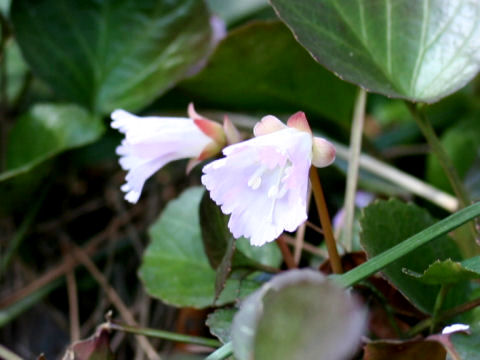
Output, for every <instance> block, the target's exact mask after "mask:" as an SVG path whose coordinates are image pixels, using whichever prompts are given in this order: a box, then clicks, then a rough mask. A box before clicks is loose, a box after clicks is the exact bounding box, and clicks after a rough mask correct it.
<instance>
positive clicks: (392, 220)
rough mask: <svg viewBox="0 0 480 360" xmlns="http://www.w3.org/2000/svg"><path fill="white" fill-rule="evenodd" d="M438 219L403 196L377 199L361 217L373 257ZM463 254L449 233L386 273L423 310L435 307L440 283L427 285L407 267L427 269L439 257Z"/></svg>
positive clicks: (364, 239) (367, 248)
mask: <svg viewBox="0 0 480 360" xmlns="http://www.w3.org/2000/svg"><path fill="white" fill-rule="evenodd" d="M434 222H435V220H434V219H433V218H432V216H431V215H430V214H429V213H428V212H427V211H425V210H423V209H422V208H420V207H418V206H416V205H413V204H405V203H402V202H401V201H399V200H394V199H392V200H389V201H376V202H375V203H374V204H371V205H369V206H367V207H366V208H365V209H364V211H363V216H362V218H361V219H360V224H361V227H362V232H361V244H362V246H363V247H364V249H365V251H366V252H367V254H368V257H369V258H372V257H375V256H377V255H379V254H381V253H382V252H384V251H385V250H388V249H390V248H392V247H393V246H395V245H397V244H399V243H401V242H402V241H403V240H404V239H406V238H408V237H409V236H412V235H414V234H416V233H418V232H419V231H421V230H423V229H425V228H427V227H428V226H430V225H432V224H433V223H434ZM459 257H460V254H459V250H458V248H457V247H456V245H455V243H454V242H453V241H452V240H451V239H449V238H448V237H446V236H442V237H440V238H438V239H436V241H435V244H425V245H423V246H420V247H419V248H417V249H415V250H414V251H411V252H410V253H409V254H408V256H404V257H402V258H401V259H399V260H397V261H394V262H392V263H391V264H389V265H388V266H387V267H385V269H384V270H383V271H382V272H383V274H384V275H385V276H386V277H387V278H388V279H389V280H390V281H391V282H392V283H393V284H394V285H395V286H396V287H397V288H398V290H400V291H401V292H402V293H403V294H404V295H405V296H406V297H407V298H408V299H410V300H411V301H412V302H413V304H414V305H416V306H417V307H418V308H419V309H420V310H422V311H424V312H426V313H431V312H432V311H433V307H434V303H435V298H436V295H437V293H438V290H439V288H438V286H432V285H426V284H422V283H421V282H419V281H417V280H415V279H413V278H412V277H411V276H408V275H406V274H404V273H403V271H402V270H403V268H407V269H410V270H413V271H416V272H423V271H424V270H425V269H426V268H427V267H428V266H429V265H430V264H431V263H433V262H434V261H436V260H438V259H439V260H445V259H448V258H452V259H454V260H456V259H458V258H459Z"/></svg>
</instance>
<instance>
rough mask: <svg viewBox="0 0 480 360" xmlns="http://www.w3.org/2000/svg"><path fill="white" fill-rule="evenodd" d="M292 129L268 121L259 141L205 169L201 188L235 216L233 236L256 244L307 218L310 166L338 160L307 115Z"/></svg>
mask: <svg viewBox="0 0 480 360" xmlns="http://www.w3.org/2000/svg"><path fill="white" fill-rule="evenodd" d="M287 124H288V126H286V125H285V124H283V123H282V122H281V121H280V120H278V119H277V118H276V117H274V116H266V117H264V118H263V119H262V121H261V122H259V123H258V124H257V125H256V126H255V129H254V133H255V136H256V137H255V138H253V139H250V140H248V141H244V142H241V143H238V144H235V145H231V146H228V147H226V148H225V149H224V150H223V154H224V155H225V157H224V158H222V159H219V160H216V161H214V162H212V163H210V164H208V165H207V166H205V167H204V168H203V172H204V175H203V176H202V183H203V184H204V185H205V186H206V188H207V189H208V190H209V191H210V196H211V198H212V199H213V200H214V201H215V202H216V203H217V205H220V206H221V209H222V212H223V213H225V214H231V216H230V220H229V223H228V226H229V229H230V231H231V232H232V234H233V235H234V237H235V238H239V237H242V236H243V237H246V238H249V239H250V242H251V244H252V245H257V246H260V245H263V244H265V243H266V242H270V241H273V240H275V239H276V238H277V237H278V236H279V235H280V234H281V233H282V232H283V231H284V230H286V231H295V230H296V229H297V227H298V226H299V225H300V224H302V223H303V222H304V221H305V220H306V219H307V192H308V174H309V169H310V166H311V165H312V163H313V165H315V166H317V167H323V166H327V165H329V164H331V163H332V162H333V160H334V158H335V148H334V147H333V145H331V144H330V143H329V142H328V141H326V140H324V139H321V138H314V137H313V136H312V132H311V130H310V127H309V125H308V122H307V119H306V118H305V114H304V113H302V112H299V113H296V114H294V115H293V116H292V117H290V119H289V121H288V123H287Z"/></svg>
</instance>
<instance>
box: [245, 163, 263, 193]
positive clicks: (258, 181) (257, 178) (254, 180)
mask: <svg viewBox="0 0 480 360" xmlns="http://www.w3.org/2000/svg"><path fill="white" fill-rule="evenodd" d="M266 170H267V168H266V167H265V166H260V167H259V168H258V169H257V170H256V171H255V172H254V173H253V175H252V176H250V178H249V179H248V183H247V184H248V186H249V187H250V188H251V189H252V190H257V189H258V188H259V187H260V185H262V175H263V174H264V173H265V171H266Z"/></svg>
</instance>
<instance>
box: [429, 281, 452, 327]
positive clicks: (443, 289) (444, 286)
mask: <svg viewBox="0 0 480 360" xmlns="http://www.w3.org/2000/svg"><path fill="white" fill-rule="evenodd" d="M448 290H450V285H449V284H442V286H441V287H440V291H439V292H438V295H437V298H436V299H435V305H434V306H433V313H432V322H431V324H430V333H432V334H433V331H434V330H435V326H436V325H437V321H438V314H439V312H440V309H441V308H442V306H443V302H444V301H445V296H447V293H448Z"/></svg>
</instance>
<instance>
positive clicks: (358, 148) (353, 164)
mask: <svg viewBox="0 0 480 360" xmlns="http://www.w3.org/2000/svg"><path fill="white" fill-rule="evenodd" d="M366 99H367V92H366V91H365V90H364V89H361V88H360V89H359V91H358V95H357V100H356V101H355V111H354V115H353V121H352V131H351V134H350V158H349V160H348V172H347V185H346V190H345V204H344V206H343V207H344V209H345V223H344V226H343V236H342V239H341V240H343V243H344V244H345V248H346V249H347V251H352V245H353V220H354V214H355V194H356V192H357V181H358V168H359V162H360V154H361V152H362V134H363V123H364V120H365V104H366Z"/></svg>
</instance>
